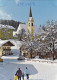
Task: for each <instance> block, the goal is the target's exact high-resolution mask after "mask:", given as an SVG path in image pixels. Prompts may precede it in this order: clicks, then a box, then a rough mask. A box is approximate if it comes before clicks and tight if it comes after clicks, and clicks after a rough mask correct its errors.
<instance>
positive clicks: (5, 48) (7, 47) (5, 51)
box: [0, 40, 14, 56]
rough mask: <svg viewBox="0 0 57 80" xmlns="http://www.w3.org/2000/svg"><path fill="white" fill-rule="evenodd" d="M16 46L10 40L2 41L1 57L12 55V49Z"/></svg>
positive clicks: (0, 45) (0, 42) (0, 46)
mask: <svg viewBox="0 0 57 80" xmlns="http://www.w3.org/2000/svg"><path fill="white" fill-rule="evenodd" d="M12 46H14V44H13V43H12V42H11V41H9V40H0V56H3V55H10V54H12V52H11V47H12Z"/></svg>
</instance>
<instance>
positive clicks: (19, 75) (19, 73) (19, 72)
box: [16, 68, 22, 80]
mask: <svg viewBox="0 0 57 80" xmlns="http://www.w3.org/2000/svg"><path fill="white" fill-rule="evenodd" d="M16 75H17V76H18V80H19V79H20V80H21V76H22V71H21V70H20V68H19V69H18V70H17V72H16Z"/></svg>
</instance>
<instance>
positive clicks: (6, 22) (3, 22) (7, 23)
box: [0, 19, 25, 29]
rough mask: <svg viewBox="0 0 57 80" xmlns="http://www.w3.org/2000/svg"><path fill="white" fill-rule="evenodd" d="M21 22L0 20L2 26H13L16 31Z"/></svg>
mask: <svg viewBox="0 0 57 80" xmlns="http://www.w3.org/2000/svg"><path fill="white" fill-rule="evenodd" d="M21 23H22V22H20V21H15V20H1V19H0V24H3V25H10V26H13V27H14V28H16V29H17V27H18V25H19V24H21ZM22 24H25V23H22Z"/></svg>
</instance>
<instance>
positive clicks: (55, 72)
mask: <svg viewBox="0 0 57 80" xmlns="http://www.w3.org/2000/svg"><path fill="white" fill-rule="evenodd" d="M2 58H3V59H4V62H3V63H0V80H10V79H11V80H14V74H15V73H16V71H17V70H18V68H21V70H22V72H25V68H26V67H28V69H29V70H30V79H29V80H57V64H55V63H45V62H44V63H43V62H38V61H36V60H34V61H33V60H31V61H30V60H23V61H18V60H17V58H18V57H17V56H6V57H4V56H3V57H2ZM25 80H26V76H25Z"/></svg>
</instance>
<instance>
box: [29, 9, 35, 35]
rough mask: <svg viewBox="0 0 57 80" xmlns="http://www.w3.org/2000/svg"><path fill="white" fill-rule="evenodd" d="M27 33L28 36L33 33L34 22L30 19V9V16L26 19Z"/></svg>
mask: <svg viewBox="0 0 57 80" xmlns="http://www.w3.org/2000/svg"><path fill="white" fill-rule="evenodd" d="M28 32H29V34H33V33H34V20H33V17H32V11H31V7H30V14H29V19H28Z"/></svg>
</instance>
